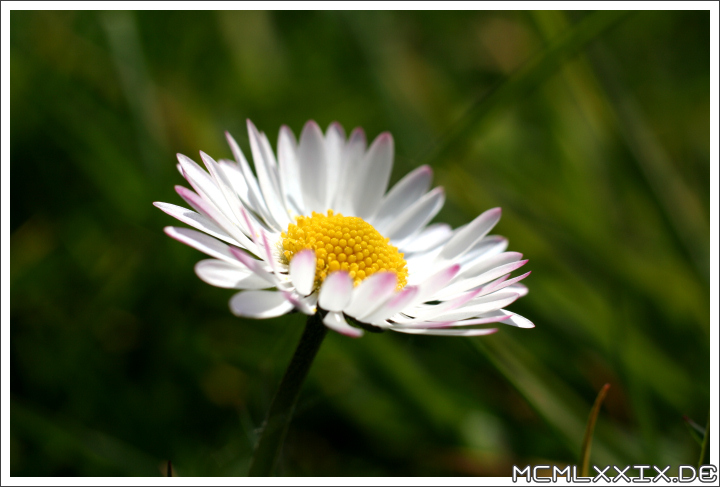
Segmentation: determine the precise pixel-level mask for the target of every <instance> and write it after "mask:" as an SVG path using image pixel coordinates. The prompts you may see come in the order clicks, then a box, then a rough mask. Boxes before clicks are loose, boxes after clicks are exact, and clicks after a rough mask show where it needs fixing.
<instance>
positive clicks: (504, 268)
mask: <svg viewBox="0 0 720 487" xmlns="http://www.w3.org/2000/svg"><path fill="white" fill-rule="evenodd" d="M527 262H528V261H527V259H526V260H520V261H517V262H510V263H508V264H505V265H501V266H499V267H496V268H494V269H491V270H489V271H487V272H483V273H482V274H480V275H479V276H475V277H470V278H466V279H463V280H460V281H457V282H454V283H452V284H450V285H449V286H448V287H446V288H445V289H443V290H442V291H440V292H439V293H438V294H437V296H436V297H437V299H440V300H442V299H448V298H450V297H451V296H453V295H454V294H457V293H461V292H464V291H466V290H468V289H475V288H477V287H478V286H481V285H483V284H485V283H487V282H490V281H492V280H494V279H497V278H498V277H501V276H504V275H505V274H508V273H510V272H512V271H514V270H516V269H518V268H520V267H522V266H524V265H525V264H526V263H527Z"/></svg>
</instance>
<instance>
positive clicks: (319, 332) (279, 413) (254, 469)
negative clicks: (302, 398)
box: [248, 312, 327, 477]
mask: <svg viewBox="0 0 720 487" xmlns="http://www.w3.org/2000/svg"><path fill="white" fill-rule="evenodd" d="M326 334H327V328H326V327H325V325H323V322H322V316H321V315H320V313H319V312H318V313H315V314H314V315H313V316H308V319H307V323H306V324H305V331H303V334H302V337H300V343H298V346H297V348H296V349H295V354H294V355H293V357H292V360H291V361H290V365H288V368H287V370H286V371H285V375H284V376H283V378H282V381H281V382H280V387H279V388H278V390H277V392H276V393H275V397H274V398H273V400H272V403H271V404H270V411H268V415H267V418H266V419H265V422H264V423H263V426H262V432H261V433H260V440H259V441H258V444H257V446H256V447H255V453H254V454H253V457H252V460H250V470H249V471H248V475H249V476H251V477H262V476H270V475H271V474H272V471H273V469H274V467H275V464H276V463H277V460H278V458H279V457H280V450H281V449H282V445H283V441H284V440H285V434H286V433H287V430H288V425H289V424H290V420H291V419H292V415H293V411H294V410H295V404H296V403H297V399H298V396H299V394H300V388H301V387H302V384H303V381H304V380H305V376H307V373H308V371H309V370H310V366H311V365H312V362H313V359H315V355H316V354H317V352H318V350H319V349H320V345H321V344H322V341H323V339H324V338H325V335H326Z"/></svg>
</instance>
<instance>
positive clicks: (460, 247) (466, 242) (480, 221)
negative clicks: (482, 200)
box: [436, 208, 502, 264]
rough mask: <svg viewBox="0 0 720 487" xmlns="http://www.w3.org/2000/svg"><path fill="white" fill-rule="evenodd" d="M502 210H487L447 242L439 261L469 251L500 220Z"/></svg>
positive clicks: (446, 260) (440, 262) (452, 258)
mask: <svg viewBox="0 0 720 487" xmlns="http://www.w3.org/2000/svg"><path fill="white" fill-rule="evenodd" d="M501 214H502V210H501V209H500V208H492V209H490V210H487V211H486V212H484V213H483V214H481V215H480V216H478V217H477V218H475V219H474V220H473V221H471V222H470V223H469V224H467V225H466V226H465V227H464V228H462V229H461V230H458V231H457V232H456V233H455V235H453V237H452V238H451V239H450V241H448V243H446V244H445V247H444V248H443V250H442V252H440V255H438V257H437V260H436V261H437V263H438V264H442V263H443V262H448V261H453V260H455V259H457V258H458V257H460V256H461V255H463V254H464V253H465V252H467V250H468V249H470V248H471V247H472V246H473V245H474V244H475V243H476V242H478V241H479V240H480V239H481V238H483V237H484V236H485V235H487V233H488V232H489V231H490V230H492V228H493V227H494V226H495V224H496V223H497V222H498V221H500V216H501Z"/></svg>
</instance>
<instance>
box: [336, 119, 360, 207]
mask: <svg viewBox="0 0 720 487" xmlns="http://www.w3.org/2000/svg"><path fill="white" fill-rule="evenodd" d="M366 146H367V141H366V140H365V132H364V131H363V129H361V128H356V129H355V130H353V131H352V133H351V134H350V139H349V140H348V142H347V144H345V148H344V149H343V154H342V159H341V160H342V163H341V166H340V177H339V178H338V181H337V190H336V192H335V202H334V203H333V207H332V208H334V209H336V210H337V211H338V213H342V214H344V215H345V214H347V215H355V203H354V201H355V200H354V198H353V194H354V191H355V186H356V183H357V181H358V179H362V178H363V177H364V175H365V167H363V166H361V165H360V162H361V160H362V157H363V154H364V153H365V147H366Z"/></svg>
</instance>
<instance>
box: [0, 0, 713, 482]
mask: <svg viewBox="0 0 720 487" xmlns="http://www.w3.org/2000/svg"><path fill="white" fill-rule="evenodd" d="M10 23H11V32H10V52H11V59H10V63H11V64H10V65H11V74H10V76H11V86H10V92H11V106H10V110H11V127H10V131H11V132H10V134H11V139H10V140H11V148H10V150H11V161H10V168H11V177H12V180H11V190H12V191H11V221H10V222H9V224H10V230H11V267H10V277H11V312H10V314H11V325H10V326H11V329H10V333H11V357H10V360H11V369H10V373H11V384H10V388H11V430H10V434H11V456H10V460H11V472H10V473H11V474H12V475H17V476H25V475H37V476H45V475H148V476H156V475H162V473H163V469H164V465H165V464H166V462H167V460H172V462H173V465H174V467H175V472H176V474H178V475H187V476H191V475H210V476H214V475H218V476H220V475H244V474H245V473H246V469H247V466H248V461H249V458H250V455H251V452H252V446H253V443H254V441H255V438H256V436H255V435H256V431H257V428H258V427H259V426H260V424H261V422H262V420H263V418H264V415H265V413H266V411H267V409H268V406H269V402H270V400H271V398H272V395H273V393H274V391H275V389H276V387H277V385H278V382H279V380H280V377H281V375H282V373H283V371H284V368H285V366H286V364H287V363H288V361H289V358H290V356H291V354H292V351H293V349H294V346H295V344H296V343H297V340H298V338H299V336H300V333H301V331H302V327H303V323H304V320H303V318H302V317H300V316H296V315H294V316H287V317H282V318H278V319H272V320H267V321H245V320H241V319H238V318H235V317H233V316H232V315H231V314H230V312H229V310H228V300H229V298H230V296H231V295H232V291H230V290H223V289H218V288H213V287H211V286H208V285H206V284H204V283H203V282H201V281H200V280H199V279H198V278H197V277H196V276H195V274H194V272H193V265H194V263H195V262H196V261H198V260H199V259H200V258H202V255H201V254H200V253H199V252H197V251H195V250H193V249H191V248H189V247H186V246H184V245H182V244H180V243H178V242H176V241H174V240H171V239H170V238H168V237H167V236H165V234H164V233H163V231H162V228H163V227H164V226H166V225H171V224H175V221H174V220H173V219H172V218H170V217H169V216H167V215H165V214H163V213H162V212H160V211H159V210H157V209H156V208H154V207H153V206H152V202H153V201H166V202H172V203H176V204H182V202H181V200H180V198H179V197H178V196H177V195H176V194H175V192H174V190H173V186H174V185H176V184H182V183H184V181H183V180H182V179H181V177H180V175H179V174H178V173H177V170H176V169H175V153H178V152H180V153H184V154H186V155H189V156H191V157H194V158H195V159H196V160H199V159H198V150H204V151H205V152H207V153H208V154H210V155H212V156H213V157H215V158H216V159H217V158H223V157H225V158H229V157H230V151H229V148H228V147H227V146H226V144H225V141H224V135H223V132H224V131H225V130H229V131H230V132H231V133H232V134H234V136H235V138H236V139H237V140H238V141H239V142H240V143H241V145H242V147H243V149H244V150H245V151H246V154H249V144H248V139H247V134H246V129H245V120H246V118H250V119H252V120H253V122H254V123H255V124H256V125H257V126H258V128H260V130H264V131H265V132H267V133H268V134H269V135H270V138H271V140H273V143H274V139H275V136H276V135H275V134H277V130H278V129H279V127H280V125H281V124H288V125H289V126H290V127H291V128H292V129H293V130H294V131H295V133H296V134H299V132H300V130H301V129H302V125H303V124H304V122H305V121H306V120H308V119H314V120H316V121H317V122H318V123H319V124H320V125H321V126H323V127H327V126H328V125H329V124H330V122H332V121H334V120H337V121H339V122H340V123H341V124H343V125H344V126H345V128H346V130H347V131H348V132H349V131H350V130H351V129H352V128H353V127H355V126H362V127H364V128H365V130H366V132H367V134H368V136H369V137H370V138H374V137H375V136H376V135H377V134H379V133H380V132H382V131H385V130H389V131H390V132H392V133H393V135H394V138H395V144H396V156H395V167H394V169H393V173H392V181H393V182H394V181H397V180H398V179H399V178H400V177H401V176H402V175H404V174H405V173H407V172H408V171H410V170H411V169H413V168H414V167H417V166H418V165H420V164H430V165H431V166H432V168H433V169H434V171H435V184H439V185H442V186H444V187H445V188H446V190H447V203H446V206H445V208H444V209H443V210H442V212H441V213H440V214H439V215H438V217H437V218H436V220H440V221H446V222H449V223H451V224H452V225H453V226H459V225H461V224H463V223H466V222H468V221H470V220H471V219H472V218H474V217H475V216H476V215H478V214H479V213H481V212H482V211H484V210H486V209H488V208H491V207H494V206H501V207H502V208H503V218H502V220H501V222H500V223H499V225H498V226H497V227H496V229H495V232H496V233H499V234H502V235H505V236H507V237H508V238H509V240H510V250H515V251H520V252H523V253H524V254H525V256H526V257H527V258H529V259H530V263H529V264H528V266H527V267H528V268H529V269H530V270H532V271H533V274H532V275H531V276H530V277H529V278H528V279H527V280H526V281H525V283H526V284H527V285H528V286H529V288H530V294H529V295H528V296H527V297H525V298H523V299H522V300H520V301H518V302H517V303H515V304H513V306H512V307H511V309H512V310H514V311H517V312H519V313H521V314H522V315H524V316H526V317H528V318H529V319H531V320H532V321H534V322H535V324H536V328H535V329H533V330H520V329H513V328H510V327H505V328H502V329H501V331H500V332H499V333H497V334H496V335H493V336H490V337H486V338H471V339H468V338H460V339H458V338H444V337H417V336H406V335H401V334H390V333H383V334H367V335H366V336H365V337H363V338H362V339H360V340H352V339H349V338H346V337H343V336H340V335H337V334H334V333H331V334H330V335H329V337H328V338H327V339H326V342H325V343H324V345H323V347H322V349H321V351H320V353H319V356H318V358H317V360H316V362H315V364H314V365H313V368H312V370H311V372H310V375H309V378H308V380H307V382H306V384H305V386H304V389H303V392H302V395H301V398H300V403H299V406H298V410H297V414H296V417H295V419H294V421H293V423H292V425H291V428H290V432H289V436H288V439H287V443H286V446H285V449H284V452H283V456H282V460H281V465H280V468H279V470H278V473H279V474H280V475H292V476H311V475H312V476H327V475H336V476H346V475H347V476H356V475H357V476H363V475H387V476H396V475H402V476H416V475H418V476H435V475H438V476H444V475H450V476H462V475H481V476H485V475H490V476H496V475H509V474H510V473H511V466H512V465H513V464H517V465H526V464H530V463H537V462H543V463H549V464H558V465H564V464H575V463H577V462H578V455H579V452H580V446H581V443H582V438H583V433H584V429H585V424H586V421H587V417H588V413H589V411H590V408H591V405H592V403H593V401H594V399H595V396H596V395H597V393H598V390H599V389H600V388H601V387H602V385H603V384H605V383H610V384H611V389H610V391H609V394H608V397H607V399H606V401H605V404H604V405H603V408H602V411H601V413H600V419H599V421H598V424H597V427H596V434H595V438H594V443H593V449H592V458H591V464H598V465H605V464H610V463H614V464H618V465H627V464H633V463H646V464H656V465H673V466H677V465H678V464H696V463H697V461H698V458H699V452H700V447H699V445H698V444H697V443H696V441H695V440H694V439H693V437H692V436H691V434H690V433H689V431H688V429H687V427H686V425H685V423H684V421H683V415H687V416H688V417H690V418H692V419H693V420H695V421H696V422H697V423H700V424H701V425H702V426H704V425H705V421H706V419H707V417H708V410H709V397H710V390H709V388H710V384H709V369H710V345H709V337H710V331H709V330H710V323H709V252H710V249H709V198H710V196H709V195H710V187H709V158H710V154H709V150H710V148H709V143H710V130H709V119H710V109H709V103H710V69H709V60H710V50H709V46H710V25H709V24H710V16H709V13H708V12H703V11H694V12H683V11H665V12H652V11H644V12H627V13H613V12H552V11H545V12H503V11H490V12H474V11H469V12H154V11H144V12H92V11H84V12H71V11H67V12H60V11H55V12H40V11H38V12H30V11H13V12H12V13H11V18H10Z"/></svg>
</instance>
